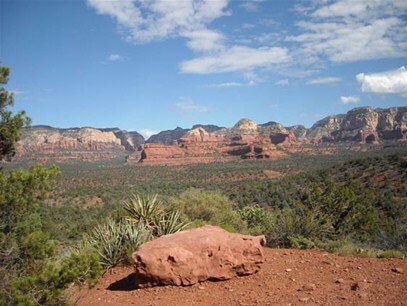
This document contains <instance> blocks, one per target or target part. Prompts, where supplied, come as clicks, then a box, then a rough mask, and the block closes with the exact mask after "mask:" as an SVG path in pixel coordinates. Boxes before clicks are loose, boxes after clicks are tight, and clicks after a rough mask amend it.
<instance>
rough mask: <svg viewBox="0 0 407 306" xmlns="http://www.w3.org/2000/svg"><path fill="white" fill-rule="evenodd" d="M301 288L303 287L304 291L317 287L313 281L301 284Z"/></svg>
mask: <svg viewBox="0 0 407 306" xmlns="http://www.w3.org/2000/svg"><path fill="white" fill-rule="evenodd" d="M302 289H304V290H305V291H314V290H315V289H317V286H316V285H315V284H313V283H308V284H305V285H304V286H302Z"/></svg>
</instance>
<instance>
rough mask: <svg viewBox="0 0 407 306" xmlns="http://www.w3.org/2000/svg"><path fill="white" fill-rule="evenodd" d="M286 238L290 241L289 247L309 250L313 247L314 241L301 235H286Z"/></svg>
mask: <svg viewBox="0 0 407 306" xmlns="http://www.w3.org/2000/svg"><path fill="white" fill-rule="evenodd" d="M288 240H289V241H290V243H291V247H293V248H295V249H300V250H309V249H314V248H315V243H314V242H313V241H311V240H310V239H308V238H305V237H303V236H293V237H288Z"/></svg>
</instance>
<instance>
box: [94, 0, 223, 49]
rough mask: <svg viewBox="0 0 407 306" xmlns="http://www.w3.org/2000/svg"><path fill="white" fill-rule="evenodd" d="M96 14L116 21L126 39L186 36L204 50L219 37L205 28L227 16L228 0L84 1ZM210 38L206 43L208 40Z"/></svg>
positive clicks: (196, 46)
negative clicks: (107, 16)
mask: <svg viewBox="0 0 407 306" xmlns="http://www.w3.org/2000/svg"><path fill="white" fill-rule="evenodd" d="M87 3H88V5H89V6H91V7H93V8H94V9H95V10H96V12H97V13H98V14H104V15H109V16H111V17H112V18H114V19H115V20H116V22H117V23H118V25H119V30H120V32H121V33H122V34H123V36H124V38H125V39H126V40H127V41H131V42H136V43H146V42H150V41H154V40H160V39H165V38H170V37H185V38H187V39H188V40H190V42H189V43H188V46H189V47H191V48H193V49H198V48H200V47H201V46H202V48H203V49H202V50H203V51H207V50H208V49H211V48H210V47H211V46H213V45H214V44H215V42H219V41H220V40H221V38H222V37H221V35H220V34H219V33H217V32H215V31H211V30H209V29H207V25H208V24H209V23H210V22H212V21H213V20H215V19H217V18H219V17H221V16H224V15H227V14H228V12H226V11H225V9H226V6H227V4H228V0H217V1H211V0H183V1H168V0H155V1H147V0H146V1H136V0H121V1H119V0H112V1H104V0H87ZM208 40H210V42H209V43H208V42H207V41H208Z"/></svg>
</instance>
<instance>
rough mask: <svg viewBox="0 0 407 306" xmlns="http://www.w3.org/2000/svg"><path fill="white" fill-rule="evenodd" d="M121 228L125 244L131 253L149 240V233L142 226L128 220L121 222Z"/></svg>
mask: <svg viewBox="0 0 407 306" xmlns="http://www.w3.org/2000/svg"><path fill="white" fill-rule="evenodd" d="M121 227H122V230H123V234H124V239H125V242H126V243H127V244H128V246H129V247H130V249H131V251H135V250H136V249H137V248H138V247H139V246H140V245H141V244H142V243H144V242H146V241H148V240H150V239H151V231H150V230H148V228H146V227H145V226H144V225H142V224H137V223H134V222H132V221H130V220H123V221H122V222H121Z"/></svg>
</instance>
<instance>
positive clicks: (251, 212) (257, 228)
mask: <svg viewBox="0 0 407 306" xmlns="http://www.w3.org/2000/svg"><path fill="white" fill-rule="evenodd" d="M238 214H239V216H240V218H241V219H242V220H243V221H245V222H246V224H247V232H248V234H250V235H261V234H265V233H267V232H268V231H270V230H271V228H272V226H273V218H272V215H271V214H270V213H269V212H267V211H266V210H265V209H264V208H262V207H260V206H259V205H253V206H246V207H243V208H242V209H240V210H238Z"/></svg>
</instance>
